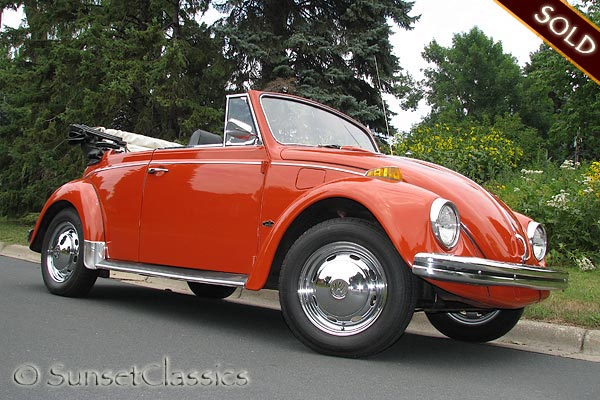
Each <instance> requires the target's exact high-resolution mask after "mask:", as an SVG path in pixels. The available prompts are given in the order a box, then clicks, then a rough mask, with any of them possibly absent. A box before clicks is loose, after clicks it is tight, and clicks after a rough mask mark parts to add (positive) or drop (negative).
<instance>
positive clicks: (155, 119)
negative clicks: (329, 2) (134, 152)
mask: <svg viewBox="0 0 600 400" xmlns="http://www.w3.org/2000/svg"><path fill="white" fill-rule="evenodd" d="M19 4H22V5H23V9H24V13H25V17H26V21H27V24H26V25H25V26H23V27H21V28H19V29H16V30H7V31H5V32H3V33H2V34H1V35H0V44H1V46H2V47H1V51H2V54H0V57H1V58H0V114H1V115H2V118H1V120H0V149H1V150H2V155H1V156H0V187H1V188H2V191H1V192H0V214H7V213H9V214H21V213H23V212H26V211H30V210H37V209H39V208H40V207H41V205H42V202H43V200H44V199H45V198H46V197H47V196H48V195H49V194H50V192H51V191H52V190H53V189H54V188H56V187H57V186H58V185H59V184H61V183H62V182H64V181H67V180H70V179H72V178H73V177H75V176H77V175H78V174H80V173H81V169H82V162H83V161H82V159H81V157H80V154H79V151H78V150H71V149H69V147H68V146H66V144H65V143H64V142H65V138H66V134H67V130H68V125H69V124H71V123H85V124H89V125H93V126H98V125H103V126H106V127H112V128H118V129H124V130H129V131H135V132H138V133H143V134H146V135H150V136H155V137H161V138H166V139H172V140H180V141H185V140H186V139H187V137H189V135H190V134H191V132H192V131H193V130H195V129H197V128H203V129H208V130H215V129H218V127H220V126H222V120H223V109H222V108H223V104H224V96H225V89H224V88H225V84H226V80H227V78H228V76H229V68H230V67H229V66H228V64H227V62H226V61H225V60H224V58H223V56H222V52H221V48H222V46H221V44H220V43H219V42H218V41H217V40H216V39H214V34H213V32H212V31H211V29H210V28H209V27H207V26H206V25H203V24H199V23H198V22H197V17H198V16H199V15H200V14H201V13H202V12H203V10H205V9H206V7H207V6H208V3H207V1H204V0H188V1H178V2H173V1H169V0H139V1H136V2H109V1H96V2H89V1H78V0H52V1H36V0H30V1H22V2H19V3H17V2H15V3H12V5H13V6H16V5H19ZM8 5H10V4H8ZM2 6H3V7H6V6H7V3H3V4H2Z"/></svg>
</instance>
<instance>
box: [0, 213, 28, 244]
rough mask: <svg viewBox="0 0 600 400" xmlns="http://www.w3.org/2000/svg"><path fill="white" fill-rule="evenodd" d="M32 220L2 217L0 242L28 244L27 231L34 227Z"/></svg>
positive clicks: (0, 221)
mask: <svg viewBox="0 0 600 400" xmlns="http://www.w3.org/2000/svg"><path fill="white" fill-rule="evenodd" d="M33 226H34V224H32V223H31V222H30V221H23V220H13V219H6V218H1V219H0V242H4V243H7V244H21V245H24V246H27V232H28V231H29V230H30V229H31V228H33Z"/></svg>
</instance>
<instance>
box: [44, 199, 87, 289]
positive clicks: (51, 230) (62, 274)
mask: <svg viewBox="0 0 600 400" xmlns="http://www.w3.org/2000/svg"><path fill="white" fill-rule="evenodd" d="M84 245H85V244H84V241H83V228H82V226H81V220H80V218H79V215H77V212H76V211H75V210H73V209H71V208H68V209H64V210H62V211H61V212H59V213H58V214H57V215H56V216H55V217H54V219H53V220H52V222H51V223H50V226H49V227H48V230H47V231H46V234H45V235H44V242H43V243H42V263H41V266H42V278H43V279H44V284H45V285H46V288H48V291H49V292H51V293H54V294H57V295H60V296H67V297H81V296H85V295H86V294H88V292H89V291H90V289H92V286H94V283H95V282H96V278H98V271H97V270H91V269H88V268H86V267H85V265H83V246H84Z"/></svg>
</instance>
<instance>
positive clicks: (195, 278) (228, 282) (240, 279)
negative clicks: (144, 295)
mask: <svg viewBox="0 0 600 400" xmlns="http://www.w3.org/2000/svg"><path fill="white" fill-rule="evenodd" d="M97 267H98V268H100V269H107V270H110V271H120V272H129V273H133V274H140V275H145V276H158V277H161V278H169V279H177V280H180V281H188V282H198V283H206V284H209V285H223V286H233V287H243V286H244V285H245V284H246V281H247V280H248V276H247V275H243V274H232V273H227V272H218V271H206V270H198V269H191V268H179V267H168V266H166V265H152V264H141V263H133V262H127V261H114V260H103V261H101V262H100V263H98V264H97Z"/></svg>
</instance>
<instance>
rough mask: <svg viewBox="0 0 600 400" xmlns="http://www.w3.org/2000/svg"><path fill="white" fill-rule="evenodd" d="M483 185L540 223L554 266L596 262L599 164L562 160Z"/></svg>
mask: <svg viewBox="0 0 600 400" xmlns="http://www.w3.org/2000/svg"><path fill="white" fill-rule="evenodd" d="M498 182H502V183H501V184H500V183H492V184H488V185H486V186H487V187H488V189H490V191H492V192H494V193H495V194H497V195H498V196H499V197H500V198H502V199H503V200H504V201H505V202H506V203H507V204H508V205H509V206H510V207H511V208H513V209H514V210H516V211H519V212H522V213H523V214H526V215H529V216H530V217H532V218H534V219H535V220H537V221H539V222H542V223H543V224H544V225H545V227H546V230H547V232H548V237H549V241H550V248H552V249H553V251H552V252H551V253H550V257H551V259H553V260H552V261H553V262H559V263H560V262H561V261H562V262H564V261H566V260H569V261H570V264H575V265H576V266H577V267H578V268H579V269H580V270H589V269H594V268H595V265H598V264H599V263H600V251H599V249H598V238H600V162H597V161H595V162H593V163H591V164H590V165H587V166H585V165H579V164H576V163H573V162H571V161H565V162H564V163H563V164H562V165H561V166H560V167H559V166H556V165H554V164H551V163H548V164H547V165H545V166H544V167H543V168H541V169H537V170H536V169H531V170H527V169H522V170H521V171H520V173H512V174H505V175H504V176H503V177H502V178H500V180H499V181H498Z"/></svg>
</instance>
